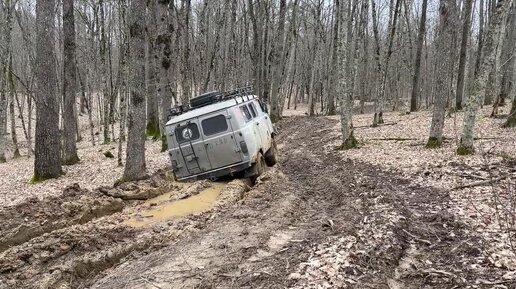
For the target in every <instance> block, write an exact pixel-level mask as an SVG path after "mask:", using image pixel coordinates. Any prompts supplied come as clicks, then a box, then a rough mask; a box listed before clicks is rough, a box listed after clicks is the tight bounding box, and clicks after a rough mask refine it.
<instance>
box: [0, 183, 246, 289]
mask: <svg viewBox="0 0 516 289" xmlns="http://www.w3.org/2000/svg"><path fill="white" fill-rule="evenodd" d="M207 185H208V186H209V184H204V185H199V186H192V187H194V188H196V189H194V188H191V187H189V188H190V190H188V189H186V190H182V191H181V192H179V193H178V194H179V195H181V194H185V191H187V193H190V194H196V191H198V190H202V188H203V187H205V186H207ZM246 190H248V187H247V186H246V185H245V184H244V183H242V182H239V181H234V182H231V183H229V184H228V185H227V186H226V187H225V188H224V189H223V190H222V191H221V193H220V196H221V198H222V199H221V201H220V202H218V203H217V207H214V208H213V210H218V209H224V208H225V207H226V206H229V205H231V204H233V203H234V202H236V201H238V200H239V199H240V197H236V198H235V196H243V194H244V192H245V191H246ZM211 215H212V211H208V212H203V213H200V214H197V215H192V216H187V217H184V218H179V219H175V220H170V221H167V222H162V223H159V224H153V225H152V226H146V227H142V228H132V227H130V226H128V225H127V224H125V223H124V221H125V220H127V218H128V215H127V213H125V210H124V211H123V212H118V213H115V214H113V215H107V216H104V217H101V218H98V219H95V220H93V221H90V222H87V223H84V224H77V225H73V226H70V227H66V228H62V229H58V230H55V231H52V232H50V233H46V234H45V235H43V236H39V237H35V238H32V239H31V240H29V241H27V242H25V243H23V244H21V245H19V246H14V247H11V248H9V249H7V250H6V251H4V252H2V253H0V288H2V289H4V288H79V287H83V286H85V285H86V284H88V280H90V279H92V278H93V277H95V275H96V274H98V273H100V272H102V271H104V270H106V269H108V268H110V267H112V266H116V265H117V264H118V263H120V261H121V260H122V259H124V258H126V257H129V256H131V255H133V254H137V253H138V252H143V251H150V250H152V249H153V248H154V249H155V248H157V247H161V246H163V244H166V243H167V242H170V241H172V240H174V239H175V238H176V237H177V236H179V235H180V234H185V233H187V232H189V231H192V230H196V228H198V227H202V226H203V224H204V223H206V222H208V221H209V220H210V219H211Z"/></svg>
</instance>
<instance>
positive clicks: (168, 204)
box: [125, 183, 226, 228]
mask: <svg viewBox="0 0 516 289" xmlns="http://www.w3.org/2000/svg"><path fill="white" fill-rule="evenodd" d="M225 186H226V184H225V183H214V184H213V186H211V187H209V188H206V189H204V190H202V191H201V192H199V194H197V195H193V196H190V197H188V198H186V199H180V200H174V199H173V196H174V194H176V193H177V192H176V191H172V192H168V193H165V194H163V195H160V196H158V197H155V198H152V199H149V200H147V201H145V203H144V204H143V205H142V206H141V207H142V208H144V209H143V210H142V211H140V212H138V213H137V214H134V215H133V216H132V217H131V218H130V219H128V220H127V221H125V224H127V225H129V226H131V227H136V228H139V227H145V226H149V225H153V224H156V223H160V222H164V221H168V220H172V219H175V218H179V217H184V216H187V215H191V214H196V213H202V212H205V211H208V210H209V209H211V208H212V207H213V206H214V205H215V202H216V201H217V198H218V197H219V195H220V193H221V191H222V189H224V187H225Z"/></svg>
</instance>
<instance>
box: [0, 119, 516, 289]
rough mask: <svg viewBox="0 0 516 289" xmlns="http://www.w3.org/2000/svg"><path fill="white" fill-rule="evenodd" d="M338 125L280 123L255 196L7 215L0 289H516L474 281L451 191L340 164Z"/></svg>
mask: <svg viewBox="0 0 516 289" xmlns="http://www.w3.org/2000/svg"><path fill="white" fill-rule="evenodd" d="M335 122H336V121H335V120H331V119H328V118H324V117H317V118H307V117H290V118H286V119H285V120H283V121H282V122H280V123H279V124H278V127H277V129H278V132H279V135H278V136H277V143H278V149H279V152H280V157H279V164H278V165H277V166H276V167H274V168H271V169H269V170H268V172H267V173H266V174H265V175H264V176H263V177H262V178H261V179H259V180H258V183H257V185H256V186H255V187H253V188H252V189H250V190H249V187H248V186H247V184H246V183H245V182H242V181H239V180H234V181H230V182H223V183H211V182H206V181H204V182H196V183H187V184H177V183H173V182H171V181H170V178H169V176H168V175H167V173H166V172H161V173H159V174H157V175H155V176H154V177H153V178H152V179H151V180H147V181H144V182H137V183H130V184H124V185H123V186H122V187H118V188H102V189H99V190H96V191H93V192H91V191H87V190H83V189H81V188H79V187H77V186H72V187H70V188H68V189H66V190H65V191H64V192H63V195H62V196H61V197H59V198H55V199H50V200H48V201H43V202H41V201H37V200H32V201H30V202H27V203H23V204H20V205H18V206H16V207H12V208H8V209H4V211H2V212H0V225H1V227H0V236H1V237H0V252H1V253H0V288H1V289H4V288H493V287H495V286H498V288H515V286H514V285H515V284H513V283H511V281H507V280H504V279H503V278H502V276H503V275H504V274H506V273H507V272H506V271H504V270H503V268H495V267H489V266H488V265H486V266H484V267H482V268H483V269H482V270H478V268H477V267H478V266H477V265H478V264H479V262H480V263H482V262H484V263H485V262H486V261H485V260H483V259H482V258H484V257H483V255H482V250H483V244H484V243H483V240H482V238H481V237H479V236H478V235H477V234H476V233H475V232H474V231H472V230H470V228H468V227H467V226H466V225H465V224H462V223H461V222H459V221H458V220H456V219H455V218H454V215H453V214H452V213H450V212H449V211H448V209H449V206H448V202H449V196H448V193H447V192H444V191H442V190H439V189H436V188H433V187H424V186H421V185H419V184H415V183H413V182H412V181H411V180H409V179H404V178H402V177H400V176H399V175H400V174H398V173H397V172H396V171H395V170H390V171H385V170H383V169H382V168H380V167H377V166H373V165H370V164H367V163H361V162H357V161H352V160H349V159H345V158H343V157H342V154H341V153H340V152H339V151H336V150H334V149H332V148H328V146H327V144H328V143H331V142H332V141H333V140H334V139H335V134H333V133H330V130H332V128H333V127H334V125H335ZM500 280H501V281H500Z"/></svg>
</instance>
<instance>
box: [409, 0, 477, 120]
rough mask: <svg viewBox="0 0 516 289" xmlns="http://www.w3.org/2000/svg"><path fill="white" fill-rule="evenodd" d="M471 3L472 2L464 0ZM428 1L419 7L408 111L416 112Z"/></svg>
mask: <svg viewBox="0 0 516 289" xmlns="http://www.w3.org/2000/svg"><path fill="white" fill-rule="evenodd" d="M466 1H470V2H471V1H472V0H466ZM427 6H428V0H423V4H422V5H421V19H420V20H419V32H418V35H417V44H416V45H417V48H416V63H415V64H414V76H413V78H412V94H411V95H410V111H411V112H414V111H417V110H418V98H419V89H420V88H419V86H420V80H421V56H422V54H423V42H424V40H425V34H426V8H427Z"/></svg>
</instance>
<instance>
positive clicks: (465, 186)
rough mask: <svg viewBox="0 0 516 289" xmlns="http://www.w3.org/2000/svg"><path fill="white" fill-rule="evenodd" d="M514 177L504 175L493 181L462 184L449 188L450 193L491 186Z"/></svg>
mask: <svg viewBox="0 0 516 289" xmlns="http://www.w3.org/2000/svg"><path fill="white" fill-rule="evenodd" d="M514 177H516V176H514V175H512V174H507V175H504V176H501V177H497V178H493V179H490V180H483V181H478V182H473V183H469V184H464V185H460V186H456V187H453V188H451V189H450V191H453V190H459V189H464V188H472V187H478V186H483V185H489V184H492V183H494V182H498V181H501V180H505V179H507V178H509V179H511V178H514Z"/></svg>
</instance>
